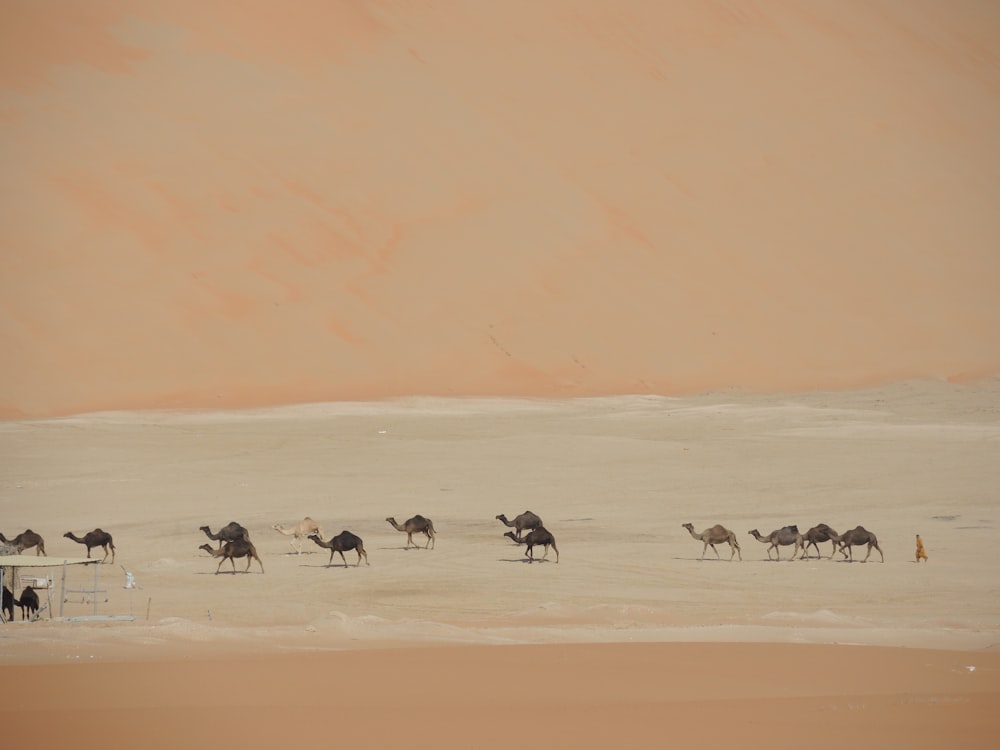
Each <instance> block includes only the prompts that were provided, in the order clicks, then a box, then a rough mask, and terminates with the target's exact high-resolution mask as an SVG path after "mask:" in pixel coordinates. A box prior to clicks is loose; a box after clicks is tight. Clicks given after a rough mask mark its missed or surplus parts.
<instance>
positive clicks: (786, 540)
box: [747, 525, 802, 561]
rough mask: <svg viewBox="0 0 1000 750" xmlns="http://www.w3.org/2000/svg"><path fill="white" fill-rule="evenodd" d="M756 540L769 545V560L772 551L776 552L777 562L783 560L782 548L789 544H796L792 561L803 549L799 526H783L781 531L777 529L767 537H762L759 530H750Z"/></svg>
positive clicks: (749, 532)
mask: <svg viewBox="0 0 1000 750" xmlns="http://www.w3.org/2000/svg"><path fill="white" fill-rule="evenodd" d="M747 533H748V534H750V536H752V537H753V538H754V539H756V540H757V541H758V542H763V543H764V544H767V545H769V546H768V548H767V559H768V560H770V559H771V550H772V549H773V550H775V554H776V555H777V556H776V557H775V561H778V560H781V548H782V547H787V546H788V545H789V544H794V545H795V549H794V550H792V559H793V560H794V559H795V556H796V555H797V554H799V550H800V549H802V534H800V533H799V527H798V526H794V525H793V526H782V527H781V528H780V529H775V530H774V531H772V532H771V533H770V534H768V535H767V536H761V535H760V532H759V531H757V529H750V531H748V532H747Z"/></svg>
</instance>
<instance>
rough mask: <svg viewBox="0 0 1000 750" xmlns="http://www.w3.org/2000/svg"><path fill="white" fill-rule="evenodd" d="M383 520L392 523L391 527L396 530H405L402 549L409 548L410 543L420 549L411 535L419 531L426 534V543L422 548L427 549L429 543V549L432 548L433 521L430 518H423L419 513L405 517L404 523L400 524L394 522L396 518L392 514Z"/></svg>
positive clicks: (433, 539)
mask: <svg viewBox="0 0 1000 750" xmlns="http://www.w3.org/2000/svg"><path fill="white" fill-rule="evenodd" d="M385 520H386V521H388V522H389V523H390V524H392V528H394V529H395V530H396V531H405V532H406V547H404V549H409V548H410V545H411V544H412V545H413V546H414V547H416V548H417V549H420V547H419V546H418V545H417V543H416V542H414V541H413V535H414V534H421V533H422V534H426V535H427V544H425V545H424V549H427V546H428V545H430V548H431V549H434V541H435V537H434V523H433V522H432V521H431V519H429V518H424V517H423V516H421V515H416V516H414V517H413V518H409V519H407V521H406V523H404V524H403V525H402V526H400V525H399V524H398V523H396V519H395V518H393V517H392V516H389V517H388V518H387V519H385Z"/></svg>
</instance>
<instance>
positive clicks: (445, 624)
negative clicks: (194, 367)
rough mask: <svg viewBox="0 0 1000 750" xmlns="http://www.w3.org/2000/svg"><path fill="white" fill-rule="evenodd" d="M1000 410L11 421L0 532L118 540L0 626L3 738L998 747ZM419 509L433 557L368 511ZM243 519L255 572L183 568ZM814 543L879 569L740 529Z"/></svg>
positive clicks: (522, 411) (461, 405) (421, 401)
mask: <svg viewBox="0 0 1000 750" xmlns="http://www.w3.org/2000/svg"><path fill="white" fill-rule="evenodd" d="M998 403H1000V380H997V379H990V380H988V381H984V382H981V383H980V384H978V385H955V384H949V383H941V382H935V381H913V382H906V383H900V384H895V385H892V386H886V387H881V388H878V389H868V390H862V391H844V392H837V393H823V392H814V393H809V394H796V395H783V396H773V395H772V396H759V395H758V396H752V395H748V394H732V393H706V394H702V395H700V396H687V397H651V396H620V397H602V398H593V399H514V398H490V399H485V398H476V399H472V398H470V399H440V398H428V397H420V398H409V399H400V400H388V401H380V402H370V403H362V402H355V403H347V402H342V403H331V404H316V405H299V406H285V407H273V408H267V409H246V410H240V411H236V412H207V411H173V412H162V411H160V412H154V411H146V412H106V413H99V414H89V415H79V416H74V417H64V418H55V419H46V420H21V421H7V422H4V423H0V453H2V455H3V456H4V457H5V472H4V477H3V483H2V497H3V519H4V521H3V522H4V524H5V529H6V530H5V531H4V533H5V534H6V535H7V536H8V537H10V536H13V534H14V533H15V530H16V531H21V530H23V529H24V528H29V527H30V528H32V529H34V530H35V531H36V532H38V533H39V534H41V535H42V536H43V537H44V538H45V540H46V550H47V552H48V556H49V557H51V558H53V560H56V561H58V560H59V559H60V558H61V557H70V558H73V557H80V556H81V555H82V554H84V549H83V546H82V545H80V544H77V543H76V542H73V541H71V540H69V539H66V538H64V537H63V536H62V535H63V534H64V533H65V532H66V531H74V533H76V534H77V535H82V534H83V532H85V531H88V530H90V529H93V528H94V527H100V528H103V529H105V530H107V531H108V532H109V533H112V534H113V538H114V542H115V546H116V560H115V563H114V564H113V565H112V564H111V561H110V558H108V561H107V562H106V563H104V564H101V565H98V566H93V565H91V566H86V567H84V566H67V567H66V568H65V580H64V573H63V570H64V569H63V568H61V567H55V568H51V569H50V571H51V575H52V577H53V584H54V589H52V590H49V591H48V592H44V593H43V602H44V601H45V599H46V596H51V597H52V598H51V600H50V601H49V602H48V609H47V610H46V611H45V612H43V613H42V617H41V619H40V620H39V621H37V622H23V621H22V620H21V619H19V616H18V619H16V620H15V621H14V622H13V623H10V624H8V625H5V626H3V627H2V628H0V642H2V646H3V649H2V653H3V657H2V659H3V662H4V665H5V674H8V675H15V676H16V677H15V678H14V679H10V678H9V679H8V680H7V682H6V683H5V686H4V688H3V692H4V694H5V699H4V700H3V701H0V705H2V706H5V707H6V708H5V709H4V710H6V711H7V712H8V713H9V714H10V713H13V714H16V715H17V716H16V717H15V716H10V719H11V721H8V722H7V725H8V726H16V725H18V724H19V723H20V718H18V717H21V718H23V716H22V715H23V713H24V712H26V711H40V712H45V713H48V712H50V711H52V710H53V709H55V710H57V711H59V712H63V714H62V715H64V717H65V719H66V727H67V729H66V730H65V732H64V733H62V734H60V733H56V735H54V736H57V737H62V738H64V740H63V741H65V742H67V743H68V742H70V741H71V738H72V741H78V738H79V737H80V736H88V735H90V734H93V735H94V736H97V735H100V736H101V737H102V738H108V737H109V736H110V737H113V738H114V743H118V744H120V745H123V746H124V745H130V744H133V743H134V742H135V741H136V737H138V736H141V735H143V733H144V731H145V730H146V729H148V728H149V727H155V735H156V737H155V738H154V739H153V740H152V742H153V744H152V745H150V746H153V747H177V746H179V745H181V744H185V743H187V742H190V741H191V738H192V737H195V736H201V735H202V734H203V733H204V732H209V731H211V730H212V727H217V726H218V725H219V724H220V723H221V724H228V723H232V724H234V725H239V726H240V727H242V728H243V731H246V732H248V733H249V734H250V735H251V736H253V737H255V738H259V739H260V741H261V744H263V741H264V738H268V741H270V740H272V739H273V740H274V741H279V740H280V739H281V738H283V737H287V733H288V732H289V731H290V729H289V727H290V726H294V727H296V728H295V731H294V736H295V738H296V739H298V740H308V739H313V740H316V741H322V740H323V739H324V738H326V737H328V735H329V733H330V732H333V731H336V732H337V733H338V736H342V737H343V738H344V739H351V738H358V739H359V740H360V741H362V742H364V743H365V746H371V747H376V746H384V744H385V743H387V742H391V741H400V738H401V737H405V738H406V740H407V741H408V742H412V743H415V744H416V745H417V746H418V747H431V746H439V747H440V746H444V747H469V746H473V747H502V746H504V745H506V744H507V743H509V742H510V741H511V733H513V734H514V736H518V735H520V734H522V733H528V734H531V733H533V732H537V734H535V735H532V736H533V737H534V739H533V740H532V742H536V741H537V742H546V743H549V744H555V745H557V746H579V747H600V746H604V745H606V744H607V743H608V742H609V741H611V740H612V738H614V737H619V738H620V739H621V740H628V741H633V742H636V743H638V744H639V745H641V746H645V747H656V746H663V745H664V743H667V742H669V741H672V740H671V738H676V740H678V741H682V740H685V739H688V740H696V739H697V738H699V737H703V736H704V734H703V733H704V731H705V730H704V724H705V723H706V722H707V723H709V724H710V725H711V724H714V723H716V722H718V723H722V724H724V725H725V735H726V736H727V737H730V738H731V739H732V741H734V742H737V743H738V744H739V745H740V746H744V747H769V746H773V745H774V744H776V742H777V744H778V746H782V747H792V746H797V745H798V744H799V743H800V742H801V741H802V737H803V736H806V735H808V736H809V737H810V743H811V744H814V745H816V746H818V747H835V746H840V745H841V744H842V743H843V741H844V739H843V733H845V732H846V733H849V734H850V735H854V734H855V733H861V734H863V735H864V736H865V737H867V738H868V739H869V741H872V742H881V743H882V744H884V745H892V746H897V745H901V744H903V743H904V742H905V743H906V744H907V745H909V746H914V747H932V746H934V744H935V743H939V742H947V741H951V740H948V737H949V736H951V735H953V734H954V733H960V735H961V736H962V737H963V742H964V743H965V744H966V746H969V747H989V746H991V743H992V742H993V739H994V737H995V730H996V728H997V718H996V716H997V714H996V711H997V708H998V707H1000V651H998V646H997V644H1000V596H998V594H1000V573H998V568H997V565H996V560H995V557H994V555H993V554H992V552H991V549H992V546H993V544H994V543H995V535H996V533H997V529H998V528H1000V510H998V506H997V504H996V498H995V488H996V487H997V486H998V483H1000V465H998V463H997V461H996V451H997V445H998V444H1000V406H997V404H998ZM525 509H531V510H532V511H534V512H535V513H537V514H538V515H540V516H541V517H542V519H543V521H544V523H545V525H546V528H548V529H549V530H550V531H551V532H552V533H553V535H554V536H555V538H556V541H557V544H558V549H559V553H560V554H559V561H558V562H555V554H554V553H553V552H551V551H550V553H549V556H548V559H547V560H544V561H543V560H541V559H540V558H541V550H538V551H537V552H536V557H537V558H539V559H537V560H536V561H535V562H529V561H528V559H527V558H526V556H525V554H524V549H525V548H524V547H523V546H517V545H515V544H514V543H513V542H512V541H511V540H509V539H508V538H505V537H504V536H503V532H505V531H506V530H507V528H506V527H505V526H504V525H503V524H502V523H501V522H500V521H498V520H496V519H495V518H494V516H496V515H497V514H499V513H504V514H506V515H508V516H510V517H513V516H514V515H516V514H518V513H521V512H522V511H524V510H525ZM417 513H419V514H422V515H424V516H427V517H429V518H431V519H432V520H433V522H434V526H435V529H436V532H437V533H436V538H435V543H434V547H433V548H432V549H425V548H424V545H425V544H426V542H427V540H426V539H424V538H420V537H417V541H418V542H419V547H417V548H414V547H410V548H409V549H407V548H406V535H405V534H403V533H400V532H398V531H396V530H394V529H393V528H392V527H391V526H390V525H389V524H388V523H386V521H385V520H384V519H385V518H386V517H388V516H395V517H396V518H397V519H399V520H402V519H405V518H407V517H409V516H412V515H415V514H417ZM306 516H308V517H310V518H312V519H314V520H315V521H317V522H318V523H319V524H320V525H321V526H322V527H323V529H324V532H325V534H326V535H327V536H331V535H334V534H337V533H339V532H340V531H341V530H343V529H347V530H350V531H352V532H353V533H355V534H357V535H358V536H360V537H361V539H362V540H363V543H364V547H365V550H366V553H367V557H368V561H369V563H370V565H364V564H362V565H360V566H358V565H357V564H356V563H357V562H358V557H357V555H356V554H355V553H353V552H348V553H347V555H346V563H347V564H346V565H345V564H344V563H343V562H342V561H341V559H340V557H339V556H336V557H334V559H333V561H332V565H331V561H330V555H329V553H328V551H327V550H326V549H321V548H320V547H319V546H317V545H316V544H315V543H314V542H312V541H308V540H307V541H306V543H305V546H304V547H303V550H302V552H301V554H300V553H299V552H298V551H297V550H296V548H295V547H294V546H293V545H292V542H291V539H290V538H289V537H288V536H285V535H282V534H280V533H278V532H277V531H275V530H274V529H272V526H273V525H274V524H275V523H281V524H283V525H286V526H290V525H292V524H293V523H295V522H296V521H298V520H301V519H303V518H304V517H306ZM234 520H235V521H237V522H239V523H240V524H242V525H244V526H245V527H246V528H247V529H248V531H249V534H250V538H251V540H252V541H253V542H254V544H255V547H256V549H257V552H258V555H259V557H260V565H258V563H257V562H253V564H252V565H251V566H249V569H247V568H246V566H245V565H244V561H243V560H239V561H237V564H236V566H235V572H233V567H231V565H230V564H229V563H227V562H223V564H222V565H221V566H220V565H218V564H217V561H216V559H215V558H214V557H212V556H210V555H209V554H208V553H207V552H205V551H202V550H200V549H199V546H200V545H202V544H204V543H209V544H211V545H215V544H216V542H214V541H212V542H209V540H208V539H207V538H206V535H205V534H204V533H203V532H202V531H201V530H200V529H199V527H200V526H203V525H208V526H209V527H210V529H211V530H212V531H213V532H214V531H215V530H217V529H218V527H220V526H223V525H225V524H226V523H228V522H229V521H234ZM685 522H691V523H693V524H694V525H695V527H696V528H697V529H699V530H700V529H702V528H705V527H708V526H710V525H712V524H714V523H723V524H724V525H726V526H727V527H728V528H730V529H731V530H733V531H734V533H735V535H736V539H737V541H738V543H739V546H740V557H741V558H742V559H740V557H737V559H735V560H732V561H730V559H729V558H730V553H729V549H728V548H727V547H726V546H722V548H721V559H717V558H716V556H715V555H713V554H712V551H711V550H709V551H708V553H707V557H706V558H705V559H704V560H702V559H701V558H702V553H703V545H702V544H701V543H700V542H698V541H697V540H695V539H692V538H691V536H690V535H689V534H688V532H687V531H686V530H685V529H683V528H682V527H681V524H683V523H685ZM820 522H824V523H828V524H829V525H831V526H833V527H834V528H835V529H837V530H838V531H841V532H843V531H846V530H847V529H849V528H853V527H854V526H856V525H859V524H861V525H863V526H865V527H866V528H868V529H869V530H871V531H873V532H875V533H876V534H877V537H878V541H879V546H880V547H881V549H882V551H883V552H884V562H882V560H881V559H880V555H879V553H878V552H877V551H874V552H873V553H872V554H873V557H871V558H869V561H868V562H861V560H862V559H863V558H864V554H863V553H864V551H865V549H864V548H860V550H859V549H855V550H852V555H853V557H854V560H855V561H854V562H848V561H846V560H845V559H844V557H843V556H842V555H840V554H837V555H835V556H834V557H833V559H830V558H831V553H832V551H833V550H832V544H831V543H829V542H827V543H823V544H822V545H820V549H819V554H820V556H821V557H816V556H813V557H810V558H809V559H796V560H794V561H793V560H792V559H791V556H792V555H791V549H790V548H787V547H786V548H781V550H780V552H781V558H782V559H781V560H780V561H776V560H769V559H768V557H769V556H768V554H767V549H766V545H764V544H761V543H760V542H758V541H756V540H755V539H753V538H752V537H751V536H750V535H749V533H748V532H749V531H750V530H751V529H753V528H758V529H761V530H762V531H763V532H764V533H765V534H766V533H768V532H770V531H771V530H773V529H776V528H780V527H782V526H784V525H787V524H797V525H798V526H799V528H800V529H801V530H805V529H807V528H809V527H810V526H813V525H816V524H818V523H820ZM917 533H919V534H921V535H922V537H923V538H924V540H925V543H926V546H927V552H928V555H929V558H930V559H929V560H928V561H927V562H922V563H919V564H918V563H917V562H916V561H915V556H914V538H915V534H917ZM94 553H95V554H97V555H98V556H99V559H100V558H103V553H102V552H101V551H100V550H99V549H96V550H94ZM25 554H26V555H29V556H30V554H31V551H30V550H28V551H25ZM811 554H813V555H815V553H811ZM27 570H28V569H24V570H23V571H22V573H24V572H25V571H27ZM95 571H96V574H97V579H96V582H95V577H94V576H95ZM217 571H218V572H217ZM35 572H36V569H31V573H32V574H34V573H35ZM126 572H129V573H131V574H132V575H133V576H134V577H135V581H136V583H137V585H138V588H134V589H128V588H125V582H126V577H125V574H126ZM94 588H97V589H99V590H101V591H106V593H100V594H98V596H96V597H94V596H93V595H92V594H88V593H85V592H86V590H87V589H94ZM63 590H66V591H69V592H71V593H68V594H65V595H64V594H63V593H62V592H63ZM95 615H96V618H95ZM121 617H132V618H134V619H131V620H120V619H115V618H121ZM50 618H51V619H50ZM73 686H77V687H78V689H73ZM178 711H179V712H180V713H179V716H180V717H183V718H182V719H179V718H178ZM316 714H318V718H314V719H313V720H310V718H309V717H310V716H314V715H316ZM386 714H392V715H393V716H394V717H395V718H394V719H393V720H392V721H388V720H386V718H385V716H386ZM414 715H416V716H419V717H421V718H420V721H419V722H417V724H418V726H410V722H411V721H413V719H412V718H409V719H408V718H407V717H413V716H414ZM521 715H528V716H531V717H532V718H531V719H528V720H526V721H525V725H524V726H521V725H520V724H518V723H517V722H515V724H516V726H513V727H512V726H510V722H509V721H505V720H504V719H505V717H507V716H521ZM713 717H715V718H713ZM38 724H39V722H30V723H28V724H25V725H24V728H23V729H20V730H18V731H19V732H22V734H19V735H18V736H19V737H23V738H25V739H27V738H28V737H29V735H30V734H31V733H32V732H35V731H37V727H38ZM106 724H110V725H112V726H113V727H114V729H104V730H100V731H99V730H98V727H100V726H103V725H106ZM536 724H539V725H541V726H539V727H536V726H535V725H536ZM817 725H820V726H823V727H824V731H823V732H821V733H819V734H818V735H816V734H814V733H815V732H816V726H817ZM51 726H52V725H51V724H50V725H49V728H48V730H47V731H48V732H49V734H48V735H47V736H49V737H51V736H53V735H52V734H51V732H53V731H55V730H53V729H52V728H51ZM623 726H624V727H626V728H624V729H622V727H623ZM69 727H72V729H70V728H69ZM776 728H781V732H782V736H781V737H780V738H778V740H776V739H775V737H774V735H773V732H774V731H776ZM108 732H111V734H110V735H109V734H108ZM366 738H367V739H366ZM145 741H147V740H144V742H145ZM716 741H721V740H715V739H713V741H712V743H710V744H714V742H716ZM114 743H113V744H114ZM157 743H159V744H157ZM97 744H98V743H95V744H94V745H91V746H97Z"/></svg>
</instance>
